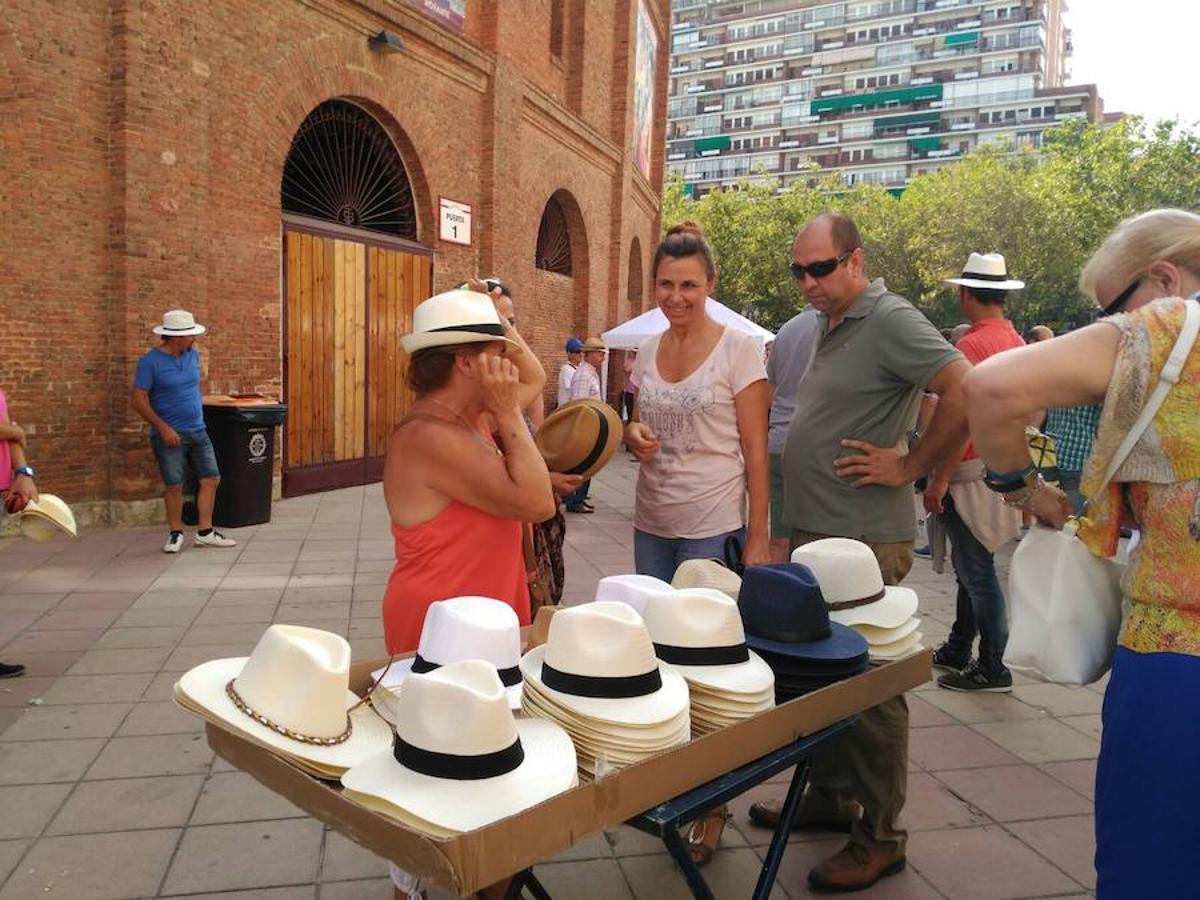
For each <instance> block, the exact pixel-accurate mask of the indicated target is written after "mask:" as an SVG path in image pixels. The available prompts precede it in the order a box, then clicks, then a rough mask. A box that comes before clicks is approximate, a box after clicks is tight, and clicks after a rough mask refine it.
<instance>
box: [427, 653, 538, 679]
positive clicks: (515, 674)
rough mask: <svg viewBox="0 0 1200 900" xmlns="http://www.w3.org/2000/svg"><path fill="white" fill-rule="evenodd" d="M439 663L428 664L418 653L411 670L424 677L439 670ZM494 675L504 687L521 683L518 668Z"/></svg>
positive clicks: (511, 667)
mask: <svg viewBox="0 0 1200 900" xmlns="http://www.w3.org/2000/svg"><path fill="white" fill-rule="evenodd" d="M441 667H442V664H441V663H435V662H430V661H429V660H427V659H425V657H423V656H421V654H420V653H418V654H417V655H416V656H415V657H414V658H413V664H412V670H413V672H415V673H416V674H417V675H424V674H425V673H426V672H432V671H433V670H434V669H440V668H441ZM496 674H497V675H499V676H500V683H501V684H502V685H504V686H505V687H512V686H513V685H517V684H520V683H521V668H520V666H510V667H509V668H507V669H499V668H498V669H496Z"/></svg>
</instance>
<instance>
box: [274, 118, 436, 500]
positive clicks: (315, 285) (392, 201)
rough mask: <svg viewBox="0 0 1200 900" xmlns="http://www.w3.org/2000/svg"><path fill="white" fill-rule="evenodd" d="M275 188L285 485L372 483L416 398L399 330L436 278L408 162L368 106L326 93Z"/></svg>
mask: <svg viewBox="0 0 1200 900" xmlns="http://www.w3.org/2000/svg"><path fill="white" fill-rule="evenodd" d="M280 194H281V205H282V208H283V239H284V273H283V295H284V319H285V336H284V340H285V343H284V367H283V373H284V376H283V380H284V392H285V395H286V398H287V403H288V418H287V423H286V425H285V428H284V431H285V440H284V448H283V454H284V457H283V492H284V494H285V495H287V496H294V495H296V494H303V493H308V492H310V491H317V490H325V489H328V488H334V487H345V486H348V485H354V484H364V483H366V482H368V481H377V480H378V479H379V478H380V477H381V476H382V473H383V457H384V454H385V453H386V451H387V438H388V435H389V434H390V433H391V430H392V428H393V427H394V426H395V424H396V423H397V422H398V421H399V420H400V419H401V418H403V416H404V415H405V414H406V413H407V411H408V407H409V404H410V402H411V398H410V396H409V392H408V390H407V388H405V386H404V374H405V366H406V357H405V356H404V354H403V353H401V352H400V335H402V334H404V333H405V332H406V331H407V330H408V329H409V328H410V327H411V324H412V311H413V308H414V307H415V306H416V305H417V304H418V303H420V302H421V301H422V300H424V299H425V298H426V297H428V296H429V293H430V291H431V289H432V283H433V256H432V253H431V251H430V250H429V249H428V248H426V247H423V246H422V245H420V244H419V243H417V215H416V204H415V201H414V198H413V190H412V185H411V183H410V181H409V178H408V173H407V170H406V169H405V166H404V162H403V160H402V159H401V157H400V153H399V151H398V150H397V149H396V146H395V144H394V143H393V141H392V139H391V137H390V136H389V134H388V132H387V130H386V129H385V128H384V127H383V126H382V125H381V124H380V123H379V121H378V120H377V119H375V117H374V116H372V115H371V114H370V113H369V112H367V111H366V110H365V109H363V108H362V107H361V106H358V105H357V104H354V103H351V102H349V101H346V100H329V101H326V102H325V103H322V104H321V105H320V106H318V107H316V109H314V110H313V111H312V112H311V113H309V115H308V116H307V117H306V118H305V120H304V122H303V123H302V124H301V125H300V128H299V129H298V130H297V132H296V135H295V137H294V139H293V140H292V146H291V149H290V151H289V152H288V157H287V162H286V164H285V166H284V171H283V180H282V185H281V190H280Z"/></svg>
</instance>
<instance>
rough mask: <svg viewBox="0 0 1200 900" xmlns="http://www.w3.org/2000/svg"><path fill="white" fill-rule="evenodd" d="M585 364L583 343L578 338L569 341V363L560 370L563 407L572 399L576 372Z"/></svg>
mask: <svg viewBox="0 0 1200 900" xmlns="http://www.w3.org/2000/svg"><path fill="white" fill-rule="evenodd" d="M582 362H583V341H581V340H580V339H579V338H577V337H573V338H569V339H568V340H567V361H566V362H565V363H563V364H562V368H561V369H559V370H558V405H559V406H562V405H563V404H564V403H566V402H568V401H569V400H570V399H571V381H572V380H573V379H574V378H575V370H576V369H578V368H579V364H580V363H582Z"/></svg>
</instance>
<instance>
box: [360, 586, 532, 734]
mask: <svg viewBox="0 0 1200 900" xmlns="http://www.w3.org/2000/svg"><path fill="white" fill-rule="evenodd" d="M464 659H481V660H483V661H484V662H487V663H491V664H492V665H493V666H495V667H496V670H497V674H499V676H500V682H501V683H502V684H503V685H504V690H505V693H506V694H507V695H508V703H509V706H511V707H512V708H513V709H520V708H521V670H520V668H519V666H520V663H521V623H520V621H519V620H518V619H517V614H516V612H515V611H514V610H513V608H512V607H511V606H509V605H508V604H507V603H502V602H501V601H499V600H493V599H492V598H491V597H451V598H450V599H449V600H439V601H437V602H436V603H431V604H430V605H429V609H428V610H426V612H425V623H424V624H423V625H422V626H421V641H420V643H419V644H418V645H417V655H416V656H413V657H410V658H408V659H398V660H396V661H395V662H393V663H392V664H391V665H389V666H385V667H384V668H382V669H379V670H377V671H375V672H372V673H371V675H372V677H373V678H375V679H376V680H377V681H378V680H379V679H380V678H382V679H383V680H382V681H380V682H379V688H383V689H384V690H381V691H374V692H372V702H374V703H375V705H376V708H377V709H378V710H379V711H380V713H381V714H382V715H383V717H384V718H385V719H387V720H388V721H389V722H391V723H392V724H394V725H398V724H400V723H399V721H398V720H397V719H396V717H395V709H396V707H395V702H394V696H393V695H394V693H395V691H396V689H397V688H399V687H400V685H401V684H403V683H404V681H405V679H406V678H408V676H409V675H410V674H412V673H414V672H415V673H421V672H431V671H433V670H434V669H436V668H438V667H439V666H446V665H449V664H450V663H456V662H460V661H462V660H464Z"/></svg>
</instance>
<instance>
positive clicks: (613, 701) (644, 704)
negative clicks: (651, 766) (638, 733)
mask: <svg viewBox="0 0 1200 900" xmlns="http://www.w3.org/2000/svg"><path fill="white" fill-rule="evenodd" d="M545 658H546V645H545V644H543V645H542V646H540V647H535V648H533V649H532V650H530V651H529V652H528V653H526V654H525V655H524V656H522V657H521V673H522V674H523V675H524V676H525V680H526V681H527V682H530V683H532V684H533V685H534V687H535V689H536V690H537V691H538V692H539V693H541V694H542V695H543V696H545V697H546V698H547V699H549V700H550V701H551V702H553V703H554V704H555V705H556V706H561V707H563V708H564V709H566V710H568V711H571V712H574V713H576V714H578V715H579V716H581V717H582V718H585V719H595V720H599V721H601V722H612V723H615V724H625V725H655V724H657V723H659V722H666V721H667V720H669V719H673V718H675V716H677V715H679V714H680V713H681V712H684V711H686V710H687V708H688V689H687V682H686V681H684V680H683V676H682V675H680V674H679V673H678V672H677V671H675V669H674V668H673V667H672V666H669V665H667V664H666V663H664V662H659V664H658V672H659V675H660V677H661V678H662V687H660V688H659V689H658V690H656V691H655V692H654V693H652V694H646V695H644V696H641V697H581V696H578V695H576V694H564V693H562V692H560V691H556V690H553V689H552V688H548V687H546V685H545V684H543V683H542V662H543V661H544V660H545Z"/></svg>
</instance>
